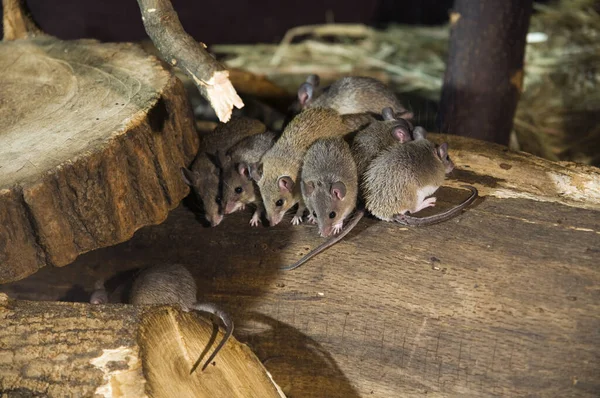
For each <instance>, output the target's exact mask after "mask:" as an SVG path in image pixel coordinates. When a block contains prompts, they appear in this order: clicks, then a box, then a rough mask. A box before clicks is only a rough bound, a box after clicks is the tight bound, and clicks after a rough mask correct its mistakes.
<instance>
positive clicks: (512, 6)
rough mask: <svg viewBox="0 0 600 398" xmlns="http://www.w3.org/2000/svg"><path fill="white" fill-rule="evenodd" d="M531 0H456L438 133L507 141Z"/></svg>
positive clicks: (518, 90)
mask: <svg viewBox="0 0 600 398" xmlns="http://www.w3.org/2000/svg"><path fill="white" fill-rule="evenodd" d="M532 7H533V0H506V1H496V0H456V1H455V2H454V9H453V12H452V13H451V15H450V23H451V32H450V47H449V49H448V62H447V64H446V65H447V66H446V73H445V75H444V84H443V86H442V97H441V102H440V114H439V118H440V120H439V121H440V131H441V132H444V133H448V134H458V135H462V136H467V137H471V138H478V139H482V140H486V141H491V142H496V143H499V144H503V145H507V144H508V141H509V137H510V131H511V128H512V123H513V118H514V115H515V110H516V108H517V101H518V100H519V96H520V93H521V91H522V86H523V59H524V54H525V38H526V35H527V29H528V27H529V17H530V16H531V11H532Z"/></svg>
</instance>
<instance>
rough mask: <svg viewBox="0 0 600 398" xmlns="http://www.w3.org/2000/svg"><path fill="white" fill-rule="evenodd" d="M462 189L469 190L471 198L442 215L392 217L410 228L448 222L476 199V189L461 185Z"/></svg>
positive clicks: (400, 215) (399, 215) (401, 215)
mask: <svg viewBox="0 0 600 398" xmlns="http://www.w3.org/2000/svg"><path fill="white" fill-rule="evenodd" d="M462 187H463V188H467V189H469V190H471V196H469V197H468V198H467V199H465V201H464V202H462V203H461V204H459V205H457V206H454V207H453V208H451V209H448V210H446V211H445V212H443V213H440V214H435V215H433V216H429V217H413V216H410V215H406V214H398V215H396V216H395V217H394V221H395V222H397V223H400V224H402V225H408V226H411V227H423V226H426V225H432V224H437V223H440V222H442V221H446V220H449V219H451V218H452V217H454V216H456V215H458V214H459V213H460V212H461V211H462V209H464V208H465V207H467V206H468V205H470V204H471V203H473V201H474V200H475V199H476V198H477V194H478V192H477V188H475V187H473V186H471V185H462Z"/></svg>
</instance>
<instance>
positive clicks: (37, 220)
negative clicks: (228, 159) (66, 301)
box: [0, 36, 198, 282]
mask: <svg viewBox="0 0 600 398" xmlns="http://www.w3.org/2000/svg"><path fill="white" fill-rule="evenodd" d="M0 70H2V71H3V72H2V74H0V87H1V94H0V203H1V204H2V205H1V206H0V224H1V226H0V249H1V250H0V282H8V281H12V280H17V279H20V278H23V277H25V276H27V275H30V274H31V273H33V272H35V271H37V269H39V268H40V267H43V266H44V265H55V266H63V265H66V264H68V263H70V262H72V261H73V260H74V259H75V258H76V257H77V256H78V255H79V254H81V253H84V252H87V251H89V250H93V249H96V248H98V247H104V246H109V245H113V244H115V243H119V242H123V241H125V240H127V239H129V238H131V236H133V233H134V232H135V231H136V230H137V229H138V228H140V227H142V226H144V225H148V224H155V223H159V222H161V221H163V220H164V219H165V218H166V216H167V213H168V211H169V210H171V209H173V208H174V207H176V206H177V205H178V203H179V202H180V200H181V199H182V198H183V197H184V196H185V195H186V194H187V193H188V192H189V189H188V187H187V186H186V185H185V184H184V183H183V181H182V180H181V176H180V171H179V168H180V167H181V166H183V165H188V164H189V163H190V162H191V160H192V159H193V156H194V154H195V151H196V149H197V147H198V137H197V134H196V132H195V130H194V127H193V120H192V115H191V112H190V109H189V104H188V102H187V100H186V98H185V95H184V89H183V86H182V84H181V82H180V81H179V80H177V79H176V78H175V77H173V76H172V75H171V74H170V73H169V72H168V71H167V70H166V69H164V68H163V67H162V66H161V65H160V64H159V63H158V61H157V60H156V58H154V57H152V56H149V55H147V54H146V53H145V52H144V51H142V50H141V48H139V47H138V46H137V45H133V44H100V43H98V42H95V41H90V40H85V41H75V42H63V41H59V40H56V39H54V38H52V37H48V36H40V37H36V38H34V39H31V40H19V41H8V42H2V43H0Z"/></svg>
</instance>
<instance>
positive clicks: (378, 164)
mask: <svg viewBox="0 0 600 398" xmlns="http://www.w3.org/2000/svg"><path fill="white" fill-rule="evenodd" d="M415 132H416V134H415V136H416V139H415V140H413V141H410V142H407V143H404V144H400V143H397V144H395V145H393V146H391V147H390V148H388V149H386V150H384V151H383V152H382V153H381V154H380V155H378V156H377V157H376V158H375V159H374V160H373V161H372V162H371V163H370V165H369V167H368V168H367V170H366V172H365V176H364V179H363V180H362V182H361V184H362V189H363V191H364V197H365V206H366V208H367V210H368V211H369V212H371V214H373V215H374V216H375V217H377V218H379V219H381V220H384V221H397V222H401V223H403V224H405V225H429V224H433V223H437V222H441V221H445V220H447V219H449V218H451V217H453V216H454V215H456V214H459V213H460V211H461V210H462V209H463V208H464V207H466V206H467V205H468V204H470V203H471V202H472V201H473V200H475V198H476V197H477V190H476V189H475V188H474V187H468V188H469V189H470V190H471V192H472V194H471V196H470V197H469V198H468V199H467V200H465V201H464V202H463V203H461V204H460V205H458V206H456V207H454V208H452V209H450V210H448V211H446V212H444V213H442V214H438V215H435V216H430V217H424V218H417V217H413V216H411V215H410V214H414V213H417V212H419V211H421V210H423V209H425V208H427V207H430V206H434V205H435V203H436V198H435V197H431V196H430V195H432V194H433V193H435V191H437V189H438V188H439V187H440V186H441V185H443V183H444V179H445V175H446V174H447V173H450V172H451V171H452V170H453V169H454V163H452V160H450V157H449V155H448V144H446V143H443V144H441V145H439V146H438V145H435V144H433V143H432V142H431V141H429V140H427V139H426V138H424V136H425V130H424V129H417V128H415Z"/></svg>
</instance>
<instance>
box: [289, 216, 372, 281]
mask: <svg viewBox="0 0 600 398" xmlns="http://www.w3.org/2000/svg"><path fill="white" fill-rule="evenodd" d="M364 215H365V210H364V209H360V210H357V211H356V213H355V214H354V216H353V217H352V219H351V220H350V222H348V224H347V225H346V226H345V227H344V229H342V231H341V232H340V233H339V234H337V235H335V236H332V237H331V238H329V239H327V240H326V241H325V242H323V243H321V244H320V245H319V246H317V247H316V248H315V249H313V250H312V251H310V252H309V253H307V254H305V255H304V257H302V258H301V259H300V260H298V261H296V262H295V263H294V264H292V265H287V266H285V267H281V268H279V269H280V270H282V271H291V270H293V269H296V268H298V267H299V266H301V265H302V264H304V263H305V262H307V261H308V260H310V259H311V258H313V257H314V256H316V255H317V254H319V253H321V252H322V251H324V250H325V249H327V248H329V247H331V246H333V245H335V244H336V243H337V242H339V241H340V240H342V238H343V237H344V236H346V235H348V233H349V232H350V231H351V230H352V229H353V228H354V227H355V226H356V224H358V222H359V221H360V219H361V218H362V217H363V216H364Z"/></svg>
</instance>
